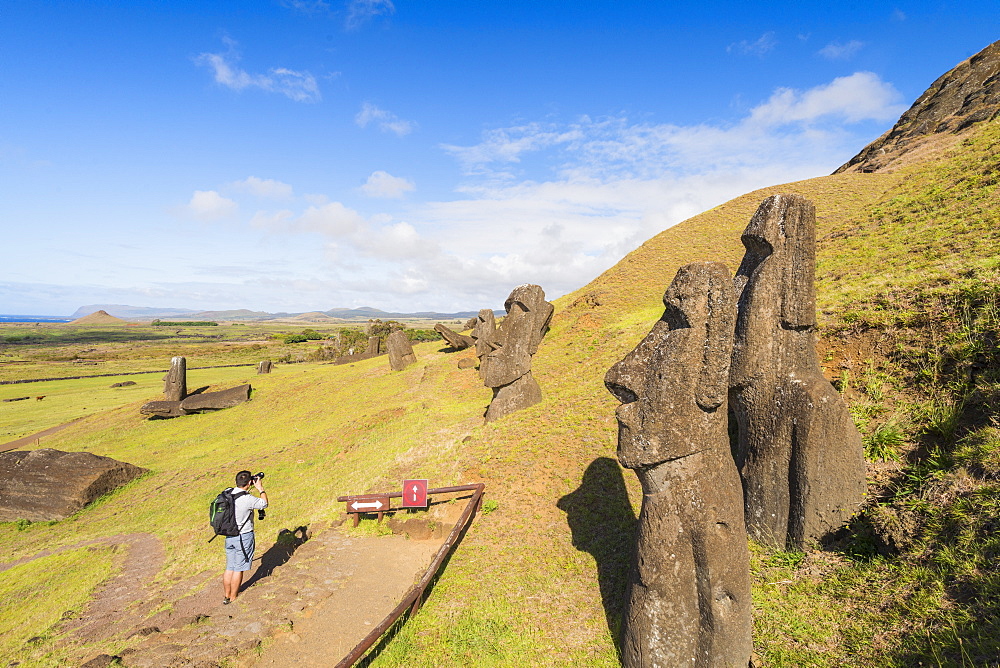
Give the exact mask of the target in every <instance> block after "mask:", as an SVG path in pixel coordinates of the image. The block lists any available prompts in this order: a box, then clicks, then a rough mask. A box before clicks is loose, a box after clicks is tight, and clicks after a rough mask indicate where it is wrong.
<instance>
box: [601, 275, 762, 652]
mask: <svg viewBox="0 0 1000 668" xmlns="http://www.w3.org/2000/svg"><path fill="white" fill-rule="evenodd" d="M663 303H664V306H665V307H666V309H665V311H664V313H663V317H662V318H661V319H660V320H659V321H658V322H657V323H656V324H655V325H653V329H652V330H651V331H650V332H649V334H648V335H647V336H646V338H644V339H643V340H642V341H641V342H640V343H639V345H638V346H636V348H635V349H634V350H633V351H632V352H630V353H629V354H628V355H627V356H626V357H625V358H624V359H623V360H622V361H620V362H618V363H617V364H615V365H614V366H613V367H612V368H611V369H610V370H609V371H608V373H607V375H606V376H605V379H604V382H605V384H606V385H607V387H608V389H609V390H610V391H611V393H612V394H614V395H615V397H617V398H618V400H619V401H621V402H622V405H621V406H620V407H619V408H618V410H617V412H616V416H617V418H618V458H619V460H620V461H621V463H622V465H623V466H625V467H627V468H631V469H634V470H635V472H636V475H637V476H638V478H639V480H640V482H641V483H642V490H643V497H642V509H641V511H640V513H639V521H638V530H637V534H636V547H635V550H636V558H635V559H634V560H633V568H632V572H631V574H630V578H629V585H628V592H627V597H626V609H625V615H624V624H625V626H624V635H623V640H622V662H623V664H624V665H625V666H626V667H627V668H651V667H653V666H663V667H671V668H672V667H675V666H691V667H698V668H715V667H720V668H722V667H733V668H735V667H739V668H746V666H747V665H748V664H749V662H750V653H751V651H752V649H753V647H752V642H751V620H750V611H751V598H750V554H749V550H748V547H747V534H746V528H745V525H744V520H743V494H742V489H741V485H740V475H739V472H738V471H737V469H736V464H735V462H734V461H733V458H732V454H731V451H730V445H729V435H728V429H727V426H728V420H727V390H728V380H729V364H730V359H731V353H732V345H733V327H734V320H735V290H734V288H733V284H732V280H731V278H730V275H729V272H728V270H727V269H726V267H725V266H724V265H722V264H721V263H716V262H703V263H695V264H689V265H687V266H685V267H682V268H681V269H680V270H679V271H678V272H677V275H676V277H675V278H674V280H673V282H672V283H671V284H670V287H669V288H668V289H667V291H666V293H665V294H664V296H663Z"/></svg>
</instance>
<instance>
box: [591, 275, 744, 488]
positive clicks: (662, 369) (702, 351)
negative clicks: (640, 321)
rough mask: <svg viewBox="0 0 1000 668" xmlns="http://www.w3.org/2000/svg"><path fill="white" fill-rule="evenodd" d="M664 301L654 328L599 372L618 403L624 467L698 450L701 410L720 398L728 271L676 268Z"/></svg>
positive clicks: (728, 315)
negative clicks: (603, 373)
mask: <svg viewBox="0 0 1000 668" xmlns="http://www.w3.org/2000/svg"><path fill="white" fill-rule="evenodd" d="M663 304H664V307H665V310H664V312H663V316H662V317H661V318H660V320H659V321H657V323H656V324H655V325H653V329H652V330H651V331H650V332H649V334H648V335H646V337H645V338H644V339H643V340H642V341H641V342H640V343H639V345H638V346H636V347H635V349H634V350H633V351H632V352H630V353H629V354H628V355H626V356H625V359H623V360H622V361H621V362H618V363H617V364H615V365H614V366H613V367H611V369H610V370H609V371H608V373H607V375H606V376H605V378H604V383H605V385H606V386H607V388H608V390H609V391H610V392H611V393H612V394H613V395H615V397H616V398H617V399H618V400H619V401H621V402H622V405H621V406H619V407H618V410H617V411H616V413H615V415H616V417H617V418H618V458H619V459H620V460H621V462H622V464H623V465H625V466H626V467H629V468H642V467H646V466H652V465H654V464H658V463H661V462H664V461H667V460H670V459H676V458H678V457H684V456H686V455H689V454H692V453H694V452H697V451H698V450H701V449H704V448H705V444H704V442H703V441H702V439H701V438H700V435H701V433H702V432H701V428H702V426H703V420H704V417H705V413H706V412H714V411H715V410H716V409H717V408H718V407H719V406H720V405H722V404H723V403H724V402H725V395H726V389H727V386H728V370H729V357H730V354H731V350H732V348H731V341H732V327H733V318H734V308H733V288H732V281H731V279H730V277H729V272H728V271H726V268H725V266H723V265H721V264H719V263H708V262H706V263H696V264H691V265H687V266H685V267H682V268H681V269H680V271H678V272H677V276H676V277H675V278H674V281H673V283H671V284H670V287H669V288H668V289H667V292H666V294H664V296H663Z"/></svg>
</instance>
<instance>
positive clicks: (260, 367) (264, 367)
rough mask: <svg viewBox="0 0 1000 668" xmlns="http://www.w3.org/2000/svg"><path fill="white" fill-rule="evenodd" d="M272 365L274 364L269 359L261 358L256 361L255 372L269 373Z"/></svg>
mask: <svg viewBox="0 0 1000 668" xmlns="http://www.w3.org/2000/svg"><path fill="white" fill-rule="evenodd" d="M272 366H274V364H273V363H272V362H271V360H261V361H260V362H258V363H257V374H258V375H259V374H262V373H271V367H272Z"/></svg>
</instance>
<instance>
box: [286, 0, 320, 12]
mask: <svg viewBox="0 0 1000 668" xmlns="http://www.w3.org/2000/svg"><path fill="white" fill-rule="evenodd" d="M281 5H282V6H283V7H287V8H289V9H294V10H296V11H299V12H302V13H303V14H316V13H320V12H328V11H329V10H330V3H328V2H324V1H323V0H281Z"/></svg>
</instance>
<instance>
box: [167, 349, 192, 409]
mask: <svg viewBox="0 0 1000 668" xmlns="http://www.w3.org/2000/svg"><path fill="white" fill-rule="evenodd" d="M186 396H187V360H186V359H185V358H183V357H174V358H171V360H170V370H169V371H167V375H166V376H164V377H163V398H164V399H165V400H166V401H180V400H182V399H183V398H184V397H186Z"/></svg>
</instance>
